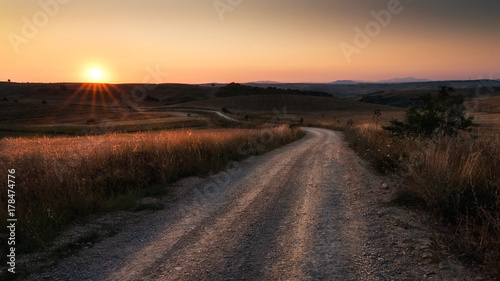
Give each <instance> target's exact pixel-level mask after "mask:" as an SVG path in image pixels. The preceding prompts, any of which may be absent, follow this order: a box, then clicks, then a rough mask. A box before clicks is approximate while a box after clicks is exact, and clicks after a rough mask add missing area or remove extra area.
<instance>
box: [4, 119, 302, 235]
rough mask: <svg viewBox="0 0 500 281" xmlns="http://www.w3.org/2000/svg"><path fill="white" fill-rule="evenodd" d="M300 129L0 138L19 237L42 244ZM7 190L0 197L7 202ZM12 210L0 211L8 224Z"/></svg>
mask: <svg viewBox="0 0 500 281" xmlns="http://www.w3.org/2000/svg"><path fill="white" fill-rule="evenodd" d="M303 134H304V132H303V131H302V130H301V129H290V128H289V127H288V126H280V127H275V128H267V129H213V130H193V131H170V132H169V131H163V132H150V133H135V134H109V135H102V136H91V137H58V138H36V139H21V138H9V139H2V140H0V147H1V151H0V156H1V157H0V158H1V160H0V167H1V169H2V171H7V169H16V188H15V192H16V210H17V212H16V213H17V216H18V225H19V230H20V232H19V234H18V235H19V236H20V237H22V238H21V239H25V240H27V241H31V242H33V241H37V243H38V244H43V243H44V241H46V240H47V237H49V236H51V235H53V233H54V232H56V231H57V230H59V229H61V228H62V227H64V226H65V225H66V224H67V223H68V222H70V221H72V220H73V219H75V218H77V217H81V216H85V215H88V214H91V213H94V212H99V211H103V210H106V209H108V207H109V203H110V201H112V200H113V199H115V198H117V197H118V196H120V195H123V194H126V193H128V192H131V191H134V190H137V189H142V188H147V187H151V186H154V185H159V184H165V183H168V182H172V181H175V180H176V179H179V178H180V177H184V176H188V175H197V174H203V173H207V172H209V171H213V170H219V169H223V168H224V165H226V163H228V162H229V161H231V160H238V159H242V158H244V157H246V156H248V155H249V154H258V153H262V152H264V151H265V150H269V149H272V148H275V147H279V146H281V145H283V144H286V143H289V142H292V141H294V140H296V139H298V138H300V137H302V136H303ZM6 198H7V192H2V193H0V200H1V201H2V202H6V200H7V199H6ZM6 216H7V213H6V208H3V209H1V210H0V219H1V220H3V221H5V219H6Z"/></svg>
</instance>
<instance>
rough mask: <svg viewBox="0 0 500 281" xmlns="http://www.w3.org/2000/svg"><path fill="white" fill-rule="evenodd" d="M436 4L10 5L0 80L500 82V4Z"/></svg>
mask: <svg viewBox="0 0 500 281" xmlns="http://www.w3.org/2000/svg"><path fill="white" fill-rule="evenodd" d="M434 2H436V1H431V0H419V1H410V0H405V1H397V0H388V1H379V0H377V1H367V0H366V1H361V0H337V1H335V0H302V1H299V0H287V1H285V0H273V1H269V0H252V1H250V0H240V1H236V0H233V1H228V0H215V1H214V0H203V1H202V0H191V1H190V0H183V1H179V0H163V1H161V0H150V1H144V0H143V1H139V0H122V1H116V0H99V1H97V0H87V1H77V0H41V1H25V0H16V1H14V0H2V1H1V2H0V22H1V25H0V33H1V34H2V38H3V39H2V40H1V41H0V50H1V53H0V61H1V62H2V63H1V67H0V81H5V80H7V79H12V81H17V82H21V81H30V82H85V81H91V80H92V79H93V78H92V77H90V75H89V72H90V71H91V69H100V70H101V71H102V73H103V78H102V79H103V80H102V81H103V82H112V83H120V82H141V83H142V82H149V83H162V82H166V83H170V82H178V83H206V82H231V81H235V82H250V81H258V80H273V81H281V82H330V81H335V80H341V79H352V80H365V81H375V80H381V79H389V78H394V77H407V76H413V77H417V78H428V79H436V80H437V79H469V78H472V79H476V78H490V77H492V78H500V69H499V65H500V52H498V51H497V50H498V47H499V46H500V29H499V28H498V26H500V17H498V15H497V12H498V11H499V10H500V3H497V2H494V1H489V0H478V1H468V0H455V1H451V0H442V1H439V3H438V4H436V3H434ZM472 2H474V3H472ZM231 3H233V4H234V5H231ZM398 3H399V4H398ZM375 13H376V14H378V15H379V21H378V22H377V21H376V16H374V14H375ZM388 16H390V20H389V19H388ZM367 26H368V27H369V28H371V29H368V35H366V33H367V32H366V27H367ZM356 28H359V29H356ZM357 30H361V31H362V32H363V34H364V35H359V34H358V31H357ZM366 36H367V37H366ZM356 37H358V38H356ZM360 38H364V39H366V38H368V41H369V43H367V41H366V40H364V41H363V40H361V39H360ZM356 39H359V40H356ZM360 42H361V43H362V44H360ZM342 46H343V47H342ZM346 46H347V47H346Z"/></svg>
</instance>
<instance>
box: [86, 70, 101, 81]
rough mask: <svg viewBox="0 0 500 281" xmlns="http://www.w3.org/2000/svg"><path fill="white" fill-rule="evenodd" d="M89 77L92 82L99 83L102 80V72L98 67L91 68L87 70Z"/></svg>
mask: <svg viewBox="0 0 500 281" xmlns="http://www.w3.org/2000/svg"><path fill="white" fill-rule="evenodd" d="M89 78H90V79H91V81H92V82H94V83H99V82H102V80H103V78H104V74H103V72H102V70H100V69H99V68H92V69H91V70H89Z"/></svg>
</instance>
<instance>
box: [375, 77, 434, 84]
mask: <svg viewBox="0 0 500 281" xmlns="http://www.w3.org/2000/svg"><path fill="white" fill-rule="evenodd" d="M430 81H431V80H429V79H419V78H414V77H405V78H393V79H388V80H380V81H377V82H376V83H414V82H430Z"/></svg>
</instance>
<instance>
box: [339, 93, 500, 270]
mask: <svg viewBox="0 0 500 281" xmlns="http://www.w3.org/2000/svg"><path fill="white" fill-rule="evenodd" d="M441 90H443V88H442V89H441ZM445 90H446V89H445ZM427 99H428V100H427V101H425V100H424V104H426V102H427V105H426V106H427V107H425V106H424V108H421V109H418V110H417V109H409V110H408V111H407V115H406V119H405V122H397V121H395V122H392V126H391V127H389V128H388V130H382V129H380V128H378V127H377V126H372V127H370V126H365V127H344V128H343V131H344V133H345V136H346V140H347V141H348V142H349V143H350V145H351V146H352V147H353V148H354V149H355V150H356V151H357V152H358V153H359V154H360V155H361V156H364V157H366V158H368V159H370V160H371V161H372V163H373V165H374V168H375V169H376V170H377V171H379V172H381V173H387V172H397V173H400V174H402V175H404V176H406V177H407V178H408V183H407V184H406V185H405V186H404V187H402V188H401V190H399V191H397V192H396V195H395V198H394V200H393V203H394V204H398V205H404V206H410V207H424V208H427V209H428V210H431V211H432V212H435V213H436V214H437V215H439V216H440V217H441V218H442V220H443V221H444V222H445V223H447V224H449V225H451V226H453V227H454V228H455V230H456V233H457V236H456V237H453V239H450V241H449V242H450V244H451V245H452V248H453V249H456V250H458V251H459V255H460V256H462V257H464V258H465V257H466V258H468V259H470V260H473V261H474V262H479V263H480V264H482V265H483V266H484V267H485V268H486V269H487V270H488V271H489V272H490V273H491V274H493V275H495V276H497V277H498V276H500V271H499V269H498V264H500V131H492V130H491V129H489V130H488V129H485V128H475V129H472V130H471V129H470V128H469V127H470V126H471V125H472V123H471V121H472V118H464V116H463V111H462V107H461V104H462V102H463V100H460V99H459V98H458V99H456V98H453V99H447V100H448V101H450V100H452V101H453V102H451V103H449V105H450V106H452V107H453V108H454V109H452V110H450V109H449V108H448V109H446V108H445V107H440V106H441V105H442V104H441V105H440V104H436V103H440V102H442V101H443V100H441V101H439V98H438V99H436V100H433V99H432V98H430V97H427ZM450 112H451V113H450ZM443 114H444V115H443ZM446 114H450V115H449V116H448V117H449V118H448V117H447V116H446Z"/></svg>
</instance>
